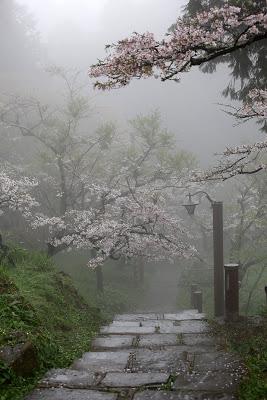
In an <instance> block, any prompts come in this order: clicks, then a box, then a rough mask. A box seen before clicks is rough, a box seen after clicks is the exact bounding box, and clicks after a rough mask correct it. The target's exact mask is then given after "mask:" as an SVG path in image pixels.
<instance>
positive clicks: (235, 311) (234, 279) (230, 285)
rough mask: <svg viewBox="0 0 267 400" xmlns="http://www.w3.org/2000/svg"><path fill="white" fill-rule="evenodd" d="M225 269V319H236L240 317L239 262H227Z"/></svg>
mask: <svg viewBox="0 0 267 400" xmlns="http://www.w3.org/2000/svg"><path fill="white" fill-rule="evenodd" d="M224 270H225V319H226V321H236V320H237V319H238V317H239V282H238V270H239V264H226V265H225V266H224Z"/></svg>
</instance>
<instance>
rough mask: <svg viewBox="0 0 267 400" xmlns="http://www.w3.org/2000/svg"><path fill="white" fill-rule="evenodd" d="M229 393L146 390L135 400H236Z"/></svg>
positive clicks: (137, 394) (138, 394)
mask: <svg viewBox="0 0 267 400" xmlns="http://www.w3.org/2000/svg"><path fill="white" fill-rule="evenodd" d="M235 399H236V397H235V396H234V395H232V394H229V393H208V392H194V391H186V392H185V391H168V392H165V391H156V390H146V391H143V392H139V393H136V394H135V396H134V398H133V400H235Z"/></svg>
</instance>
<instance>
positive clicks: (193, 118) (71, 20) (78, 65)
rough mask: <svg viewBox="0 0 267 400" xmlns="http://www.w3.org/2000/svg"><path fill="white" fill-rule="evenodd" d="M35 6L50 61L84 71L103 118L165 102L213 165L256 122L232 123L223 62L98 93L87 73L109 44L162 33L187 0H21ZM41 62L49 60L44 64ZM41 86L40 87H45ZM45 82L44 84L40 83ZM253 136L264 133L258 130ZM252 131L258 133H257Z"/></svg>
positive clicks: (174, 123)
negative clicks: (208, 69)
mask: <svg viewBox="0 0 267 400" xmlns="http://www.w3.org/2000/svg"><path fill="white" fill-rule="evenodd" d="M19 3H20V4H22V5H25V6H26V7H27V8H28V10H29V11H30V12H31V14H32V16H33V18H34V20H35V22H36V27H37V30H38V31H39V32H40V36H41V40H42V42H43V44H44V46H45V57H44V60H43V65H44V66H47V65H49V64H56V65H59V66H63V67H66V68H75V69H78V70H81V71H83V73H84V77H85V80H87V82H88V89H87V90H88V96H89V97H90V98H92V101H93V103H94V104H95V110H96V113H95V118H96V121H97V120H105V119H108V120H114V121H117V122H118V123H119V124H120V125H121V126H124V125H125V121H127V120H128V119H131V118H133V117H134V116H135V115H137V114H140V113H141V114H146V113H148V112H150V111H151V110H155V109H158V110H159V111H160V113H161V115H162V119H163V121H164V124H165V126H166V127H167V128H168V129H169V130H170V131H171V132H173V133H174V134H175V136H176V138H177V143H178V145H179V146H180V147H181V148H183V149H185V150H188V151H191V152H193V153H194V154H195V155H196V156H197V158H198V159H199V161H200V163H201V165H203V166H205V167H206V166H207V165H210V164H212V161H213V160H214V157H213V155H214V153H220V152H222V151H223V149H224V147H225V146H226V144H228V145H231V144H236V143H243V142H246V141H248V140H249V139H250V138H251V130H252V129H253V131H255V129H254V124H252V123H251V124H250V123H249V124H246V125H243V124H242V125H240V126H235V127H234V126H233V125H234V120H233V119H231V118H230V117H229V116H228V115H226V114H224V113H223V112H222V108H223V107H222V106H220V105H219V103H223V104H229V103H231V101H230V100H229V99H225V98H224V97H222V96H221V92H222V90H223V89H224V88H225V87H226V86H227V84H228V83H229V79H230V76H229V74H230V72H231V70H230V69H229V70H228V68H227V67H226V66H225V65H219V67H218V68H217V72H216V73H213V74H203V73H201V72H200V71H199V70H198V68H195V69H192V70H191V71H190V72H189V73H186V74H182V75H181V81H180V83H174V82H165V83H162V82H160V81H155V80H154V79H148V80H142V81H133V82H132V83H131V84H130V86H129V87H126V88H123V89H122V90H117V91H111V92H109V93H108V92H105V93H99V92H96V91H94V90H93V87H92V81H90V79H89V78H88V77H87V71H88V69H89V67H90V65H91V64H93V63H96V62H97V59H101V58H102V57H103V56H104V54H105V50H104V48H105V45H106V44H110V43H113V42H116V41H117V40H120V39H122V38H125V37H127V35H129V34H131V33H132V32H140V33H141V32H146V31H151V32H154V33H155V34H156V36H157V37H158V38H160V37H162V36H163V35H164V34H165V33H166V31H167V30H168V28H169V27H170V26H171V24H172V23H173V22H175V20H176V17H177V16H178V15H179V14H180V13H181V9H182V6H183V5H184V4H185V3H186V2H185V1H177V0H169V1H168V4H167V5H166V1H164V0H156V1H155V0H146V1H141V0H139V1H138V0H115V1H114V0H113V1H111V0H110V1H108V0H98V1H93V0H89V1H86V0H84V1H82V0H79V1H75V0H73V1H72V0H68V1H63V0H62V1H60V0H57V1H53V0H48V1H45V2H44V1H41V0H19ZM41 65H42V64H41ZM39 85H40V86H39ZM38 86H39V89H40V88H41V86H42V84H41V82H40V81H39V82H38ZM254 135H257V134H256V133H255V134H254ZM254 135H253V136H254Z"/></svg>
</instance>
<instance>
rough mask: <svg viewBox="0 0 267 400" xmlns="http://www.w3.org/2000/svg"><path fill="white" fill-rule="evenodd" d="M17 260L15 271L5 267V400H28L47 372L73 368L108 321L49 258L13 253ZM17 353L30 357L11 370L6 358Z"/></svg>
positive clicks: (1, 398)
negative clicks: (76, 359) (25, 397)
mask: <svg viewBox="0 0 267 400" xmlns="http://www.w3.org/2000/svg"><path fill="white" fill-rule="evenodd" d="M12 259H13V260H14V261H15V265H16V266H15V267H14V266H12V265H9V263H8V261H7V262H6V264H5V262H2V265H1V266H0V319H1V326H0V351H1V354H2V359H5V362H4V361H0V400H18V399H22V398H23V397H24V395H25V394H26V393H28V392H29V391H30V390H31V389H32V388H33V387H34V386H35V384H36V382H37V381H38V379H39V378H40V376H42V375H43V374H44V372H45V371H46V370H48V369H49V368H53V367H57V368H60V367H66V366H69V365H70V363H71V362H72V361H73V360H74V359H75V358H76V357H79V356H80V355H81V354H82V353H83V352H84V351H88V350H89V349H90V341H91V338H92V337H93V336H94V335H95V334H96V333H97V332H98V330H99V326H100V324H101V323H103V320H102V319H101V316H100V313H99V310H98V309H97V308H96V307H95V305H94V306H90V305H89V304H88V303H86V302H85V301H84V300H83V298H82V297H81V296H80V295H79V294H78V292H77V290H76V289H75V287H74V285H73V283H72V280H71V278H70V277H69V276H68V275H67V274H64V273H62V272H58V271H56V269H55V268H54V265H53V263H52V261H51V260H50V259H48V258H47V257H46V256H45V255H42V254H40V253H29V252H27V251H25V250H22V249H13V250H12ZM14 349H17V350H18V351H19V349H20V350H21V349H23V351H24V350H25V352H26V353H27V357H26V359H25V361H24V364H23V363H21V362H15V363H13V365H12V368H11V367H9V366H8V365H10V363H8V362H7V360H6V359H8V358H10V353H12V351H13V350H14Z"/></svg>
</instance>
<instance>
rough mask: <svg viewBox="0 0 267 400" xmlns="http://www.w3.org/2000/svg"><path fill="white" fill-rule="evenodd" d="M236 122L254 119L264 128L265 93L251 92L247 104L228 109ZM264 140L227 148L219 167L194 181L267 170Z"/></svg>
mask: <svg viewBox="0 0 267 400" xmlns="http://www.w3.org/2000/svg"><path fill="white" fill-rule="evenodd" d="M227 112H228V113H229V114H230V115H232V116H234V117H235V118H236V120H237V121H238V122H246V121H248V120H250V119H256V121H257V122H259V123H261V124H262V125H263V126H264V127H265V126H266V118H267V91H266V90H257V89H254V90H251V91H250V93H249V96H248V100H247V102H246V103H245V104H244V105H243V106H242V107H241V108H239V109H236V108H234V107H228V111H227ZM263 131H264V132H263V135H264V138H263V140H262V141H259V142H256V143H247V144H243V145H240V146H235V147H227V148H226V149H225V151H224V152H223V154H222V157H221V161H220V163H219V165H217V166H215V167H214V168H213V169H211V170H210V171H208V172H207V173H205V174H200V175H199V176H196V177H195V178H194V179H196V180H200V181H201V180H214V179H215V180H216V179H221V180H226V179H229V178H232V177H233V176H236V175H251V174H255V173H257V172H260V171H263V170H266V169H267V154H266V153H267V151H266V150H267V140H266V132H265V130H263Z"/></svg>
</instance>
